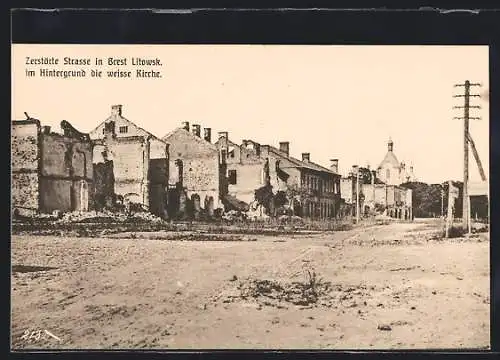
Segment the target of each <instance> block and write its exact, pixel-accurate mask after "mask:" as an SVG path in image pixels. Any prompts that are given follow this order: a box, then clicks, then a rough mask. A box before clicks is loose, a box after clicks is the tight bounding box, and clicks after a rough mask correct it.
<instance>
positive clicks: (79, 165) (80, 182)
mask: <svg viewBox="0 0 500 360" xmlns="http://www.w3.org/2000/svg"><path fill="white" fill-rule="evenodd" d="M41 139H42V141H41V173H40V210H41V211H42V212H46V213H50V212H52V211H54V210H61V211H75V210H80V211H87V210H88V209H89V205H90V204H89V203H90V202H91V194H89V192H90V191H91V189H92V180H93V179H92V178H93V167H92V144H91V143H90V142H89V141H82V140H80V139H78V138H75V137H69V136H63V135H60V134H56V133H50V134H42V137H41Z"/></svg>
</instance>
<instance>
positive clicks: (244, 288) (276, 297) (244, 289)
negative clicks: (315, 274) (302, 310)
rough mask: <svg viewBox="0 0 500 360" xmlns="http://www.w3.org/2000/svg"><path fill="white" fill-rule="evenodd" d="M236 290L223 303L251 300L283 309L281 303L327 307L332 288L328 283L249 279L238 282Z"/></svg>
mask: <svg viewBox="0 0 500 360" xmlns="http://www.w3.org/2000/svg"><path fill="white" fill-rule="evenodd" d="M237 290H238V291H237V292H233V293H231V294H227V296H226V298H225V299H224V302H226V303H227V302H234V301H235V300H237V299H243V300H248V299H253V300H255V301H257V302H258V303H261V304H263V305H268V306H276V307H283V305H280V304H281V303H289V304H293V305H298V306H315V305H327V303H328V301H329V300H331V299H332V298H331V294H330V292H331V290H332V288H331V285H330V283H328V282H319V283H317V284H311V283H307V282H306V283H301V282H291V283H279V282H277V281H274V280H257V279H249V280H247V281H244V282H240V283H239V285H238V287H237Z"/></svg>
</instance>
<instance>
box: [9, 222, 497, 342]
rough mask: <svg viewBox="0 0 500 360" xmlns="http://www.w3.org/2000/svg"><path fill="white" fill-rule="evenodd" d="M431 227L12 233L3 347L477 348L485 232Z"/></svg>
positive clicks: (485, 285) (484, 314)
mask: <svg viewBox="0 0 500 360" xmlns="http://www.w3.org/2000/svg"><path fill="white" fill-rule="evenodd" d="M435 230H436V225H435V224H431V223H428V222H421V223H412V224H391V225H378V226H371V227H362V228H358V229H354V230H350V231H342V232H336V233H318V234H312V235H300V236H299V235H297V236H289V235H288V236H252V235H246V236H240V237H234V236H232V237H231V238H228V239H227V241H220V240H221V239H220V238H218V240H219V241H180V240H165V239H167V238H168V237H169V236H171V233H170V234H169V233H150V234H133V235H130V234H122V235H115V236H113V237H109V238H63V237H48V236H37V237H30V236H13V237H12V265H13V274H12V311H11V314H12V315H11V322H12V323H11V329H12V340H11V342H12V346H13V348H14V349H15V348H18V349H20V348H71V349H75V348H77V349H89V348H104V349H125V348H127V349H128V348H163V349H168V348H182V349H193V348H204V349H217V348H261V349H263V348H267V349H270V348H273V349H277V348H280V349H307V348H314V349H320V348H321V349H359V348H363V349H395V348H397V349H424V348H456V347H460V348H488V347H489V326H490V325H489V314H490V312H489V309H490V305H489V294H490V290H489V240H488V236H487V234H481V235H480V236H477V237H473V238H468V239H450V240H443V239H439V238H438V237H436V235H435ZM177 235H178V234H177ZM177 238H178V236H177ZM162 239H163V240H162ZM27 266H31V267H40V268H27ZM314 274H315V275H316V277H314ZM306 288H307V293H308V294H309V295H307V296H313V295H314V299H313V300H310V299H309V300H307V301H305V300H303V299H302V298H301V296H302V297H304V296H305V295H304V294H305V293H306V290H304V289H306ZM298 289H299V290H298ZM300 289H302V290H300ZM311 293H313V295H310V294H311ZM294 299H295V300H294ZM297 299H299V300H297Z"/></svg>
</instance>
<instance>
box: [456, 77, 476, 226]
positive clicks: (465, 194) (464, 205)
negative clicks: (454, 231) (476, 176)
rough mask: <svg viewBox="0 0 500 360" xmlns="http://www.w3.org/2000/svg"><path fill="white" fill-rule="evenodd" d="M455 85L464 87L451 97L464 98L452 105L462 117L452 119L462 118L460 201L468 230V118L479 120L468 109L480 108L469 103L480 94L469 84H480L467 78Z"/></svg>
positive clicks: (463, 219) (464, 223)
mask: <svg viewBox="0 0 500 360" xmlns="http://www.w3.org/2000/svg"><path fill="white" fill-rule="evenodd" d="M457 86H463V87H464V90H465V91H464V94H459V95H454V96H453V97H463V98H464V106H454V109H464V116H463V117H454V119H460V120H462V119H463V120H464V188H463V203H462V224H463V228H464V229H467V231H469V229H470V213H469V212H470V210H469V209H470V206H469V194H468V186H469V136H470V135H469V120H472V119H476V120H479V117H470V116H469V110H470V109H471V108H476V109H480V108H481V107H480V106H473V105H470V98H471V97H479V96H480V95H477V94H471V93H470V88H471V86H481V84H473V83H471V82H470V81H469V80H466V81H465V83H463V84H456V85H455V87H457Z"/></svg>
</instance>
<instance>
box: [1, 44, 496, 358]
mask: <svg viewBox="0 0 500 360" xmlns="http://www.w3.org/2000/svg"><path fill="white" fill-rule="evenodd" d="M11 51H12V119H11V120H12V121H11V160H12V173H11V185H12V186H11V189H12V192H11V209H12V211H11V212H12V240H11V251H12V253H11V263H12V274H11V278H12V280H11V282H12V289H11V325H10V326H11V347H12V349H13V350H26V349H167V350H168V349H378V350H381V349H384V350H385V349H393V350H394V349H396V350H398V349H420V350H426V349H443V348H447V349H449V348H458V349H488V348H489V347H490V264H489V258H490V254H489V249H490V243H489V186H488V178H489V171H488V170H489V118H488V116H489V108H488V106H489V104H488V101H489V99H488V93H489V83H488V79H489V64H488V47H487V46H375V45H374V46H354V45H346V46H334V45H331V46H330V45H323V46H313V45H308V46H306V45H293V46H292V45H290V46H288V45H77V44H75V45H69V44H66V45H43V44H31V45H29V44H13V45H12V50H11Z"/></svg>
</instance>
